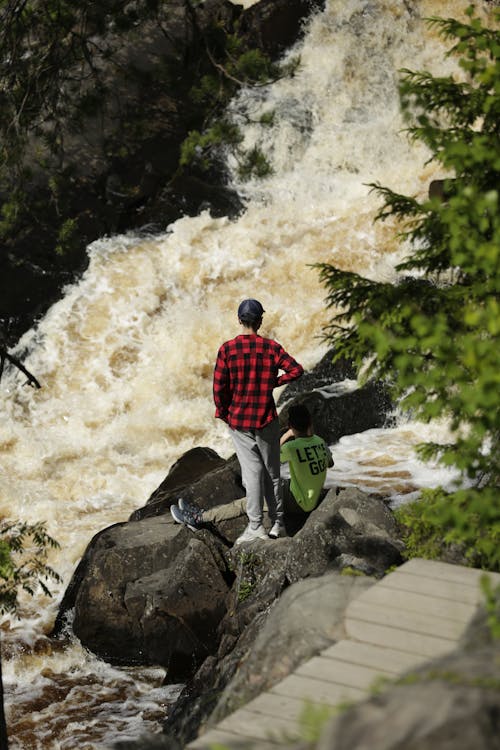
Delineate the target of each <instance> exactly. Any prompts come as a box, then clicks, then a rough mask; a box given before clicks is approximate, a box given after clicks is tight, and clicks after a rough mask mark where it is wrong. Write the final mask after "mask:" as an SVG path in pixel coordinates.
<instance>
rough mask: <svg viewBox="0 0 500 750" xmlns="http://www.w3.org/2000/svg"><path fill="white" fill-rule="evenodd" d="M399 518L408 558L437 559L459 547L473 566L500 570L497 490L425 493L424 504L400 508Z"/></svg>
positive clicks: (434, 491)
mask: <svg viewBox="0 0 500 750" xmlns="http://www.w3.org/2000/svg"><path fill="white" fill-rule="evenodd" d="M422 501H423V502H422ZM396 517H397V519H398V521H399V523H400V524H401V525H402V527H403V537H404V541H405V545H406V550H405V553H404V554H405V557H407V558H412V557H425V558H429V559H437V558H439V557H440V556H441V554H442V552H443V549H445V548H446V547H449V546H451V545H458V546H459V547H460V549H461V550H462V553H463V554H464V556H465V558H466V559H467V560H468V561H469V563H470V564H471V565H472V566H474V567H482V568H486V569H488V570H500V524H499V523H498V492H497V490H496V489H494V488H489V487H484V488H481V489H474V488H471V489H468V490H459V491H457V492H454V493H447V492H445V491H444V490H442V489H440V488H438V489H435V490H424V492H422V496H421V500H420V501H416V502H414V503H410V504H408V505H404V506H402V507H400V508H398V509H397V510H396Z"/></svg>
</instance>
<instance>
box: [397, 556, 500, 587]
mask: <svg viewBox="0 0 500 750" xmlns="http://www.w3.org/2000/svg"><path fill="white" fill-rule="evenodd" d="M398 572H403V573H411V574H412V575H418V576H419V575H423V576H429V577H430V578H434V579H438V578H439V579H441V580H443V581H453V582H454V583H460V584H461V585H469V586H479V581H480V579H481V576H483V575H484V573H485V571H484V570H481V569H479V568H468V567H465V566H464V565H451V564H450V563H445V562H441V561H439V560H423V559H422V558H414V559H413V560H408V562H405V563H404V564H403V565H401V567H400V568H398V569H397V570H395V571H394V573H396V574H397V573H398ZM392 575H393V573H390V574H389V576H387V578H389V577H390V576H392ZM487 575H490V576H492V579H491V582H492V584H493V585H496V584H498V583H500V573H488V574H487Z"/></svg>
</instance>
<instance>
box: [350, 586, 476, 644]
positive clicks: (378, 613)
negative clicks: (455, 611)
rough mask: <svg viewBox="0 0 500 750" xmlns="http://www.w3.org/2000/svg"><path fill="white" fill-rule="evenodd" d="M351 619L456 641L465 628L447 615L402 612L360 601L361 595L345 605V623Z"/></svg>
mask: <svg viewBox="0 0 500 750" xmlns="http://www.w3.org/2000/svg"><path fill="white" fill-rule="evenodd" d="M351 620H363V621H364V622H371V623H376V624H378V625H388V626H390V627H393V628H397V629H398V630H408V631H409V632H411V633H421V634H423V635H432V636H436V637H438V638H448V639H449V640H451V641H458V639H459V638H460V636H461V635H462V634H463V632H464V630H465V625H464V624H463V623H462V622H456V621H455V620H451V619H449V618H447V617H435V616H434V615H428V614H427V613H426V612H404V611H402V610H399V609H397V608H394V609H392V608H391V607H379V606H375V605H374V604H365V603H364V602H362V601H361V597H359V598H358V599H355V600H354V601H352V602H350V604H349V606H348V607H347V612H346V617H345V621H346V624H347V623H348V622H350V621H351ZM388 645H389V644H388Z"/></svg>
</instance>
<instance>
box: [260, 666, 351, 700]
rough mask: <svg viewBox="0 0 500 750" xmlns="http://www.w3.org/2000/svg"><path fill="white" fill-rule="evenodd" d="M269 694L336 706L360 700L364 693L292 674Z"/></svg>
mask: <svg viewBox="0 0 500 750" xmlns="http://www.w3.org/2000/svg"><path fill="white" fill-rule="evenodd" d="M270 692H271V693H277V694H278V695H287V696H290V697H291V698H300V699H301V700H302V701H314V703H322V704H324V705H325V706H338V705H340V704H341V703H346V702H350V701H356V700H360V699H362V698H364V697H366V692H365V691H364V690H360V689H359V688H354V687H349V686H348V685H338V684H336V683H333V682H327V681H325V680H318V679H316V678H314V677H305V676H304V675H299V674H297V673H296V672H294V673H293V674H291V675H288V677H285V678H284V679H283V680H281V682H278V683H277V684H276V685H274V687H272V688H271V690H270Z"/></svg>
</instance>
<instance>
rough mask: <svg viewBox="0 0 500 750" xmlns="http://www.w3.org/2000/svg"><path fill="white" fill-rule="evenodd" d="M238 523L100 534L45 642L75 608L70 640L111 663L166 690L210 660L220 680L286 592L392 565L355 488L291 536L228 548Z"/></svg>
mask: <svg viewBox="0 0 500 750" xmlns="http://www.w3.org/2000/svg"><path fill="white" fill-rule="evenodd" d="M216 471H217V470H216ZM211 473H212V472H209V474H208V475H207V476H208V481H209V482H210V481H211ZM202 482H203V480H199V483H198V484H199V488H200V491H201V488H202ZM246 523H247V519H246V517H244V516H240V517H239V518H237V519H235V521H234V522H233V527H232V528H229V527H228V528H222V529H220V528H215V527H213V526H211V525H210V524H207V527H206V528H204V529H202V530H200V531H198V532H196V533H194V532H192V531H190V530H189V529H187V528H186V527H184V526H179V525H176V524H174V523H173V520H172V518H171V516H170V514H169V513H167V514H163V515H159V516H153V517H146V518H142V519H140V520H137V521H129V522H127V523H123V524H116V525H114V526H112V527H110V528H109V529H106V530H105V531H103V532H101V533H100V534H98V535H97V536H96V537H95V538H94V539H93V540H92V542H91V543H90V545H89V547H88V549H87V551H86V553H85V555H84V557H83V559H82V561H81V563H80V565H79V566H78V568H77V571H76V572H75V575H74V577H73V580H72V582H71V583H70V586H69V587H68V590H67V592H66V596H65V597H64V599H63V602H62V604H61V609H60V613H59V616H58V618H57V622H56V627H55V631H54V634H57V633H60V632H61V631H62V630H63V628H64V624H65V620H66V618H67V615H68V612H69V611H72V610H74V614H73V621H72V628H73V632H74V633H75V634H76V635H77V636H78V638H80V640H81V642H82V643H83V645H84V646H86V647H87V648H89V649H90V650H91V651H93V652H94V653H96V654H98V655H99V656H101V657H102V658H104V659H106V660H108V661H110V662H112V663H118V664H134V663H141V664H161V665H163V666H164V667H165V668H166V669H167V679H168V681H169V682H176V681H179V680H184V679H186V678H187V677H189V676H192V675H193V674H194V673H195V671H196V669H197V668H198V667H199V666H200V665H201V664H202V662H203V661H204V660H205V658H206V657H210V656H211V655H215V654H217V659H218V660H224V659H225V658H226V657H228V658H227V661H226V663H225V664H224V666H223V668H222V672H223V674H224V676H225V679H227V678H228V677H229V675H231V676H232V672H233V671H234V669H235V668H236V663H237V660H238V659H235V653H239V652H238V649H240V648H241V647H242V644H245V643H247V645H248V644H249V643H251V642H252V641H253V637H254V636H255V635H256V633H257V632H258V630H259V627H260V625H259V623H260V620H259V618H260V617H261V615H263V614H265V613H266V612H267V610H268V608H269V607H270V606H272V605H273V604H274V603H275V601H276V600H277V599H278V598H279V597H280V595H281V594H282V593H283V591H284V590H285V589H286V588H287V587H288V586H290V584H292V583H294V582H297V581H300V580H302V579H305V578H312V577H316V576H321V575H323V574H324V573H325V572H327V571H329V570H338V571H340V570H342V569H345V568H349V569H356V570H358V571H361V572H363V573H369V574H371V575H374V576H380V575H383V573H384V570H385V569H386V568H388V567H389V566H391V565H394V564H398V563H399V562H400V561H401V543H400V541H399V540H398V538H397V530H396V527H395V524H394V521H393V519H392V516H391V514H390V512H389V511H388V510H387V509H386V508H385V506H384V504H383V502H382V501H380V500H379V499H378V498H374V497H368V496H366V495H364V494H363V493H360V492H357V491H356V490H345V491H342V492H340V494H339V495H338V496H337V494H336V492H335V490H331V491H330V493H329V494H328V495H327V497H326V498H325V500H324V501H323V503H322V504H321V505H320V507H319V508H317V509H316V510H315V511H314V512H313V513H311V514H310V516H309V517H308V519H307V521H306V523H305V524H304V526H303V528H302V529H301V530H300V531H299V532H298V533H297V534H295V535H294V536H291V537H288V538H282V539H278V540H275V541H271V540H269V542H266V541H264V542H261V541H257V542H254V543H251V544H249V545H241V546H238V547H233V546H232V543H233V542H234V538H235V537H236V536H237V535H238V534H239V533H240V532H241V531H242V529H243V528H244V526H245V525H246ZM226 534H227V536H226ZM249 633H252V635H251V637H250V636H249ZM236 646H237V649H236V651H234V648H235V647H236ZM202 669H203V667H202ZM211 671H212V675H213V677H214V679H217V676H216V671H217V670H216V669H212V670H211ZM204 687H205V688H206V682H205V683H204Z"/></svg>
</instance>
